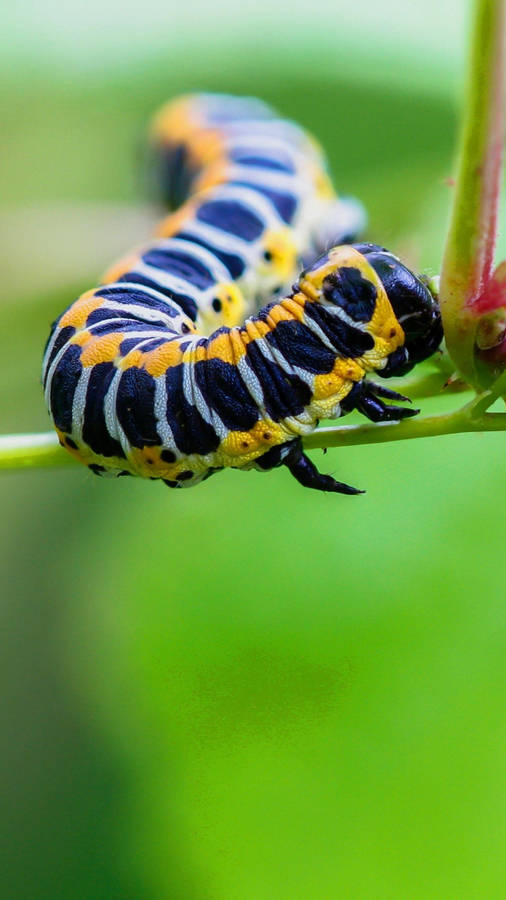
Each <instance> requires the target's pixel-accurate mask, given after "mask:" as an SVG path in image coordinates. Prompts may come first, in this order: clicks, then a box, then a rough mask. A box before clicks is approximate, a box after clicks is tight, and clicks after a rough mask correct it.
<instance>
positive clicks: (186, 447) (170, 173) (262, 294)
mask: <svg viewBox="0 0 506 900" xmlns="http://www.w3.org/2000/svg"><path fill="white" fill-rule="evenodd" d="M151 147H152V151H153V155H154V158H155V159H156V162H157V171H158V176H159V179H160V186H161V193H162V195H163V198H164V200H165V201H166V202H167V204H168V205H169V206H170V207H171V209H172V212H170V213H169V214H168V215H167V216H166V217H165V218H164V219H163V220H162V222H161V224H160V225H159V227H158V229H157V233H156V234H155V236H154V237H153V239H152V240H150V241H149V242H148V243H146V244H145V245H143V246H142V247H140V248H138V249H137V250H135V251H133V252H131V253H130V254H128V255H127V256H126V257H124V258H123V259H122V260H120V261H119V262H118V263H116V264H115V265H114V266H113V267H112V268H111V269H110V270H109V271H108V272H107V273H106V274H105V276H104V278H103V279H102V282H101V283H100V285H99V286H98V287H96V288H93V289H92V290H90V291H87V292H86V293H84V294H83V295H82V296H81V297H79V298H78V299H77V300H76V301H75V302H73V303H72V304H71V305H70V306H69V307H68V308H67V310H66V311H65V312H64V313H63V314H62V315H61V316H60V318H59V319H57V320H56V322H55V323H54V324H53V327H52V330H51V334H50V336H49V339H48V342H47V345H46V350H45V354H44V361H43V373H42V375H43V385H44V390H45V398H46V403H47V406H48V410H49V413H50V415H51V416H52V419H53V423H54V426H55V429H56V432H57V434H58V436H59V440H60V443H61V444H62V446H63V447H64V448H65V449H66V450H68V452H70V453H71V454H72V455H73V456H75V457H76V458H77V459H78V460H80V461H81V462H83V463H84V464H85V465H87V466H88V467H89V468H90V469H91V470H92V471H93V472H94V473H95V474H97V475H112V476H123V475H138V476H142V477H148V478H152V479H161V480H162V481H163V482H164V483H165V484H166V485H168V486H169V487H171V488H181V487H190V486H192V485H195V484H197V483H199V482H200V481H203V480H205V479H207V478H208V477H209V476H210V475H212V474H213V473H215V472H217V471H219V470H221V469H223V468H226V467H231V468H236V469H245V470H248V469H252V468H255V469H258V470H261V471H266V470H270V469H272V468H275V467H277V466H280V465H285V466H287V467H288V469H289V470H290V472H291V473H292V475H293V476H294V477H295V478H296V479H297V480H298V481H299V482H300V483H301V484H302V485H304V486H306V487H311V488H316V489H318V490H322V491H333V492H338V493H345V494H355V493H361V492H360V491H358V489H356V488H354V487H351V486H349V485H346V484H344V483H342V482H339V481H336V480H335V479H334V478H332V477H331V476H330V475H325V474H322V473H320V472H319V471H318V470H317V469H316V467H315V466H314V464H313V463H312V462H311V460H310V459H309V458H308V457H307V456H306V455H305V454H304V453H303V448H302V437H303V435H305V434H308V433H310V432H311V431H312V430H314V428H315V427H316V426H317V425H318V423H319V421H320V419H322V418H327V419H335V418H338V417H339V416H342V415H344V414H346V413H348V412H350V411H351V410H353V409H356V410H359V411H360V412H361V413H363V414H364V415H365V416H366V417H368V418H369V419H370V420H372V421H374V422H382V421H389V420H395V421H396V420H400V419H402V418H404V417H406V416H411V415H415V414H416V413H417V412H418V410H413V409H411V408H407V407H399V406H393V405H388V404H387V403H385V402H384V401H385V400H388V399H393V400H396V399H397V400H406V399H407V398H405V397H402V396H401V395H400V394H397V393H396V392H394V391H391V390H390V389H388V388H386V387H384V386H383V385H380V384H376V383H375V382H374V381H371V380H370V379H369V376H370V374H371V373H374V372H377V373H378V374H380V375H381V377H382V378H386V377H390V376H392V375H403V374H405V373H406V372H408V371H409V370H410V369H411V368H412V367H413V366H414V365H415V364H416V363H417V362H419V361H421V360H423V359H425V358H427V357H428V356H429V355H431V354H432V353H433V352H434V351H435V350H436V349H437V348H438V346H439V344H440V342H441V339H442V327H441V319H440V314H439V309H438V305H437V301H436V298H435V297H434V296H433V293H432V292H431V290H430V289H429V284H428V281H427V280H426V279H425V280H424V277H423V276H420V277H417V276H416V275H414V274H413V273H412V272H411V271H410V270H409V269H408V268H406V266H404V265H403V264H402V263H401V261H400V260H399V259H398V258H397V257H395V256H394V255H393V254H392V253H390V252H388V251H387V250H385V249H384V248H382V247H379V246H377V245H374V244H367V243H348V242H349V241H352V240H353V239H354V237H355V234H356V232H357V230H359V229H360V227H361V226H362V224H363V220H364V214H363V211H362V208H361V206H360V204H359V203H358V202H356V201H353V200H351V199H345V200H342V199H339V198H338V197H337V196H336V194H335V192H334V190H333V188H332V185H331V182H330V179H329V176H328V174H327V169H326V163H325V159H324V156H323V152H322V150H321V149H320V147H319V145H318V144H317V143H316V141H315V139H314V138H312V137H311V136H310V135H308V134H307V133H306V132H305V131H304V130H303V129H302V128H299V127H298V126H297V125H295V124H294V123H292V122H288V121H285V120H283V119H280V118H278V117H277V116H276V114H275V113H274V112H273V111H272V110H271V109H270V108H269V107H268V106H266V105H265V104H263V103H262V102H261V101H258V100H254V99H251V98H235V97H229V96H225V95H205V94H204V95H189V96H184V97H181V98H179V99H177V100H175V101H172V102H171V103H169V104H168V105H167V106H165V107H164V108H162V110H161V111H160V112H159V113H158V115H157V116H156V117H155V119H154V122H153V125H152V129H151ZM330 244H333V245H332V246H329V245H330ZM315 257H316V259H315ZM300 260H302V264H303V266H304V267H303V268H302V271H300V268H301V263H300Z"/></svg>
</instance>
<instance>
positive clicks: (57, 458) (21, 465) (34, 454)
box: [0, 431, 76, 470]
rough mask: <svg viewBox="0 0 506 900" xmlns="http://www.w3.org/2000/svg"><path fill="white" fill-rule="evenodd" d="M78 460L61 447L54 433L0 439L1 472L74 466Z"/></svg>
mask: <svg viewBox="0 0 506 900" xmlns="http://www.w3.org/2000/svg"><path fill="white" fill-rule="evenodd" d="M75 462H76V460H75V459H74V458H73V457H72V456H71V455H70V453H67V452H66V451H65V450H63V449H62V447H60V444H59V442H58V438H57V436H56V434H54V432H52V431H49V432H46V433H44V434H7V435H4V436H2V437H0V470H2V469H3V470H13V469H41V468H44V469H46V468H50V467H52V466H66V465H69V464H70V465H72V464H73V463H75Z"/></svg>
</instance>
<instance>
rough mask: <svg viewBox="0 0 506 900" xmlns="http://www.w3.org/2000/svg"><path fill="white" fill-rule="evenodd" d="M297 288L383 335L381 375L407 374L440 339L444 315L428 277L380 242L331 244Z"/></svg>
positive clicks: (364, 329)
mask: <svg viewBox="0 0 506 900" xmlns="http://www.w3.org/2000/svg"><path fill="white" fill-rule="evenodd" d="M378 282H379V284H378ZM381 287H383V289H384V290H383V291H382V290H381ZM297 289H299V290H302V291H303V292H304V293H305V294H306V296H308V297H309V298H310V299H312V300H315V301H319V302H320V303H324V304H325V307H326V308H327V309H329V310H331V309H332V307H335V309H336V312H338V311H339V316H340V317H341V318H344V319H345V320H346V321H347V322H349V323H350V324H355V326H356V328H358V329H360V330H361V331H362V332H369V334H370V335H372V336H374V337H375V338H376V339H381V340H382V347H383V352H382V358H381V359H378V361H377V362H374V368H377V369H378V370H381V375H382V377H385V378H388V377H390V376H391V375H396V376H400V375H404V374H406V373H407V372H409V371H410V370H411V369H412V368H413V366H414V365H415V364H416V363H418V362H421V361H422V360H423V359H427V357H428V356H431V355H432V353H434V352H435V351H436V350H437V348H438V347H439V345H440V343H441V340H442V337H443V330H442V325H441V316H440V312H439V307H438V304H437V301H436V299H435V297H434V296H433V294H432V293H431V291H430V290H429V287H428V280H425V281H424V278H423V276H422V277H417V276H416V275H414V274H413V272H411V271H410V270H409V269H408V268H407V267H406V266H404V265H403V264H402V263H401V262H400V260H399V259H397V257H396V256H394V255H393V254H392V253H389V252H388V250H385V249H384V248H383V247H379V246H377V245H376V244H352V245H343V246H340V247H333V248H332V249H331V250H329V251H328V252H327V253H326V254H325V255H324V256H322V257H320V258H319V259H318V260H316V262H314V263H313V264H312V265H311V266H310V267H309V268H308V269H306V270H305V271H304V272H303V273H302V275H301V278H300V282H299V284H298V285H297ZM387 299H388V302H387ZM392 310H393V313H394V316H393V317H392Z"/></svg>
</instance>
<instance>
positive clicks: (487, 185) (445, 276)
mask: <svg viewBox="0 0 506 900" xmlns="http://www.w3.org/2000/svg"><path fill="white" fill-rule="evenodd" d="M503 54H504V0H475V9H474V22H473V28H472V47H471V57H470V64H469V77H468V86H467V93H466V98H465V113H464V121H463V125H462V135H461V140H460V155H459V162H458V169H457V179H456V186H455V195H454V202H453V209H452V215H451V221H450V227H449V230H448V236H447V240H446V247H445V251H444V257H443V266H442V271H441V282H440V295H439V296H440V303H441V313H442V316H443V325H444V331H445V338H446V344H447V347H448V351H449V353H450V356H451V358H452V359H453V361H454V363H455V365H456V366H457V368H458V370H459V371H460V372H461V373H462V375H463V377H464V379H465V380H466V381H467V382H469V383H470V384H472V385H474V386H475V387H477V388H478V389H480V388H482V387H484V386H485V385H484V384H483V383H481V381H480V379H482V378H483V373H481V374H480V373H479V372H478V371H477V367H476V363H475V336H476V328H477V324H478V321H479V319H478V317H477V316H476V315H475V314H474V311H473V304H474V303H475V302H476V301H477V299H478V298H479V297H480V295H481V294H482V293H483V290H484V288H485V287H486V285H487V283H488V282H489V280H490V277H491V274H492V264H493V253H494V243H495V235H496V227H497V208H498V201H499V187H500V176H501V153H502V141H503V125H502V122H503V102H504V90H503Z"/></svg>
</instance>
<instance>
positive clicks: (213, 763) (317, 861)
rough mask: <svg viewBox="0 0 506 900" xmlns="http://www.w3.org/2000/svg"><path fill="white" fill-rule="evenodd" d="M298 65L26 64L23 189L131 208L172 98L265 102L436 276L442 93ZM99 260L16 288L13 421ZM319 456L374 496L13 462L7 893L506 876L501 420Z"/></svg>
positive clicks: (7, 612) (52, 198) (445, 892)
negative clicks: (505, 862)
mask: <svg viewBox="0 0 506 900" xmlns="http://www.w3.org/2000/svg"><path fill="white" fill-rule="evenodd" d="M366 62H367V47H364V64H366ZM300 63H301V60H300V57H299V56H298V57H296V58H295V57H294V58H293V59H292V58H290V57H289V56H288V55H285V56H283V57H282V58H281V59H278V60H274V61H273V62H272V64H271V66H270V67H265V68H262V70H261V71H260V72H258V71H256V70H255V67H254V65H253V64H252V63H248V62H247V61H245V62H244V63H243V65H242V66H241V67H237V66H235V67H231V66H227V65H226V64H225V63H224V62H223V61H222V60H215V59H213V58H211V57H209V58H202V59H198V60H196V61H193V65H192V66H190V65H188V63H185V64H183V63H182V64H181V67H178V66H177V65H174V62H173V61H167V62H163V63H162V62H160V63H154V62H153V63H152V64H151V65H150V66H149V67H144V68H142V67H139V69H134V70H133V71H131V72H130V73H129V75H128V78H126V77H125V76H123V77H122V78H120V77H117V78H109V79H107V80H105V79H104V82H103V83H102V84H100V85H97V84H96V83H90V85H89V86H84V85H83V83H82V82H76V83H73V82H71V81H70V82H69V83H66V84H64V83H57V82H54V81H51V79H49V78H48V79H47V80H44V79H39V80H38V81H37V82H36V83H28V82H26V81H23V80H21V82H20V84H18V85H16V84H15V83H13V82H12V83H9V85H8V87H7V88H5V89H4V92H3V96H2V100H3V101H4V105H5V106H6V110H7V118H8V128H7V131H6V135H5V140H4V148H3V149H4V152H7V155H8V156H7V163H6V165H5V167H4V170H3V174H2V176H1V178H2V192H3V196H4V198H5V203H6V204H10V205H12V204H14V203H15V204H18V205H19V206H23V205H26V206H28V205H30V206H34V205H41V204H48V205H52V204H58V203H62V202H63V201H65V202H68V203H79V202H82V201H85V202H86V203H87V204H95V205H99V204H103V203H104V202H107V203H111V202H116V203H117V204H121V203H126V202H127V201H135V202H137V203H141V202H142V197H143V185H142V179H141V178H140V177H139V175H138V172H139V169H140V168H141V167H140V166H139V158H142V146H143V144H142V140H143V129H144V127H145V124H146V121H147V119H148V117H149V115H150V114H151V113H152V111H153V110H154V109H155V108H156V106H157V104H158V103H160V102H161V101H163V100H164V99H165V98H166V97H167V96H168V95H170V94H171V93H175V92H179V91H182V90H188V89H195V88H201V89H202V88H205V89H206V90H215V89H224V90H227V91H236V92H238V93H243V92H247V93H255V94H258V95H260V96H262V97H263V98H264V99H266V100H268V101H271V102H273V103H275V104H276V105H277V106H278V107H279V109H280V110H281V111H282V112H283V113H284V114H286V115H289V116H293V117H294V118H296V119H297V120H298V121H300V122H302V123H303V124H304V125H307V126H308V127H310V128H311V129H312V130H313V131H314V132H315V134H316V135H317V136H318V137H319V138H320V139H321V141H322V142H323V144H324V146H325V147H326V149H327V150H328V152H329V156H330V158H331V163H332V168H333V171H334V173H335V176H336V182H337V185H338V188H339V189H340V190H342V191H343V192H345V193H355V194H356V195H357V196H359V197H361V198H362V199H363V200H364V201H365V202H366V204H367V206H368V208H369V210H370V217H371V225H370V236H371V237H374V238H375V239H377V240H378V241H381V242H384V243H385V244H387V246H389V247H391V248H392V249H393V250H396V251H397V252H400V253H403V254H407V256H408V258H409V259H410V260H411V262H412V263H413V264H416V265H417V266H419V267H421V268H424V269H425V270H428V271H430V272H437V271H438V270H439V265H440V248H441V246H442V236H443V233H444V227H445V216H446V209H447V204H448V191H449V188H448V186H447V185H446V184H445V183H444V179H445V177H446V176H447V175H448V174H449V173H450V171H451V155H452V146H453V141H454V129H455V111H454V109H453V108H452V106H451V104H450V103H449V101H448V99H447V96H446V95H445V94H443V93H442V94H441V96H440V97H439V96H438V95H437V94H436V93H435V92H432V93H431V94H430V95H424V94H423V93H420V91H419V90H413V92H410V86H409V83H406V78H405V74H404V72H403V71H402V69H401V68H399V70H398V72H397V78H398V90H396V89H395V87H393V86H392V85H390V86H389V87H388V88H383V89H382V88H380V87H378V86H377V85H376V86H375V79H374V71H371V78H370V84H369V85H364V83H363V82H362V83H360V84H358V83H356V82H354V81H350V80H347V77H346V72H343V74H342V77H341V79H340V80H338V79H337V78H335V79H334V78H329V80H327V81H326V80H324V79H323V78H321V77H319V78H318V79H316V78H314V77H312V76H311V73H310V71H309V72H308V68H309V69H310V66H306V68H302V67H301V65H300ZM391 75H392V73H391ZM391 80H393V79H391ZM135 148H137V154H136V153H135V152H133V150H134V149H135ZM135 156H137V157H138V159H137V162H136V160H135V158H134V157H135ZM48 208H49V207H48ZM127 209H128V208H127V207H125V210H126V212H125V215H127ZM80 240H83V237H82V235H81V237H80ZM40 241H41V242H43V243H44V244H45V245H48V244H50V243H51V234H50V233H44V234H43V233H42V232H41V234H40ZM94 241H95V242H96V235H95V234H94V233H93V231H90V233H89V235H88V237H87V244H88V246H87V247H83V253H84V252H85V253H86V254H87V255H88V256H90V247H93V245H94ZM99 243H100V245H101V241H100V242H99ZM35 244H36V241H35ZM33 247H34V237H33V235H31V237H30V241H27V242H26V243H24V242H20V246H19V260H18V263H17V267H18V278H19V281H20V284H21V283H22V282H23V277H24V270H25V269H29V268H31V265H32V262H31V259H32V256H31V253H32V248H33ZM125 249H127V248H126V247H125ZM36 250H37V247H36V246H35V251H36ZM77 250H78V251H79V248H77ZM0 252H1V251H0ZM74 252H75V250H74ZM99 254H100V247H98V246H97V258H98V257H99ZM92 256H93V255H92V254H91V258H92ZM37 265H38V266H40V269H41V277H42V278H43V266H44V254H41V253H40V252H39V254H38V256H37ZM96 274H97V270H96V269H95V268H93V267H92V268H91V269H90V271H89V276H88V279H87V281H84V282H83V283H82V284H81V283H69V284H67V285H65V286H64V287H62V286H61V285H58V286H57V287H56V288H55V289H54V290H49V289H48V288H47V287H46V288H44V290H43V291H42V292H39V291H33V293H32V294H30V295H29V296H25V293H24V291H22V289H21V288H20V295H21V294H22V295H23V299H22V301H19V299H18V297H17V296H16V294H15V292H14V291H13V290H11V291H9V294H8V296H7V297H6V299H5V301H4V304H3V325H4V328H3V333H2V334H1V335H0V352H1V359H2V364H1V366H2V377H1V383H0V410H1V419H2V432H7V431H23V430H36V429H38V428H39V429H47V427H48V420H47V415H46V413H45V410H44V407H43V402H42V399H41V391H40V386H39V382H38V379H39V366H40V358H41V353H42V347H43V344H44V341H45V340H46V336H47V331H48V326H49V323H50V321H51V320H52V319H53V318H54V317H55V315H57V314H58V313H59V312H60V311H61V309H62V308H63V307H64V306H65V305H67V303H68V302H70V301H71V300H72V299H73V297H75V296H76V295H77V294H78V293H79V291H80V290H82V289H84V288H86V287H89V286H90V285H91V284H92V283H93V282H94V280H95V278H96ZM79 277H80V276H79ZM451 405H454V400H452V398H450V399H449V400H448V399H436V400H432V401H428V402H427V403H425V404H424V410H426V411H431V410H435V409H443V408H445V406H446V407H448V406H451ZM314 458H315V459H317V460H318V462H319V464H320V465H321V466H322V468H323V469H324V470H325V469H327V470H328V471H331V472H333V473H335V474H336V476H337V477H338V478H340V479H342V480H344V481H349V482H350V483H352V484H357V485H358V486H359V487H363V488H367V491H368V493H367V494H366V495H365V496H364V497H358V498H347V497H334V496H326V495H321V496H320V495H318V494H315V493H312V492H310V491H304V490H303V489H302V488H300V487H299V486H298V485H297V484H296V483H295V482H294V481H293V479H292V478H291V477H290V475H289V473H288V472H285V471H279V472H274V473H272V474H271V475H260V474H257V473H249V474H244V473H238V472H226V473H223V474H220V475H219V476H217V477H216V478H213V479H211V480H210V481H209V482H207V483H206V484H205V485H202V486H201V487H199V488H198V489H195V490H194V491H182V492H169V491H167V490H165V488H164V487H162V486H161V485H159V484H155V483H151V482H146V483H143V482H141V481H134V480H132V481H130V480H128V479H120V480H118V481H117V482H107V481H103V480H100V481H99V480H98V479H96V478H94V476H92V475H91V473H89V472H87V471H85V470H81V469H76V470H73V469H72V470H62V471H61V472H58V471H45V472H38V473H32V472H30V473H22V474H21V473H16V474H13V475H11V476H6V477H3V478H2V481H1V482H0V491H1V501H0V502H1V506H2V510H3V515H2V517H1V519H0V529H1V536H0V540H1V544H0V546H1V547H2V552H1V583H2V584H3V586H4V591H3V592H2V593H3V600H2V604H1V607H0V608H1V615H2V618H3V621H2V635H3V648H2V665H3V668H4V671H3V678H2V683H3V686H4V687H3V695H4V702H3V716H4V721H3V722H2V723H1V727H0V735H1V737H0V740H1V742H2V743H1V747H0V761H1V764H2V768H3V775H2V778H3V779H5V787H4V788H3V791H2V793H3V795H4V801H3V804H2V816H1V823H2V825H1V828H2V830H1V832H0V846H1V847H2V853H3V854H5V862H4V864H3V866H2V871H3V872H4V875H3V894H2V896H5V897H6V898H7V897H8V898H9V900H10V898H16V900H18V898H24V897H27V898H37V900H42V898H48V900H49V898H52V900H54V898H56V897H57V898H67V897H68V898H72V900H99V898H108V900H109V898H116V897H117V898H120V897H121V898H122V900H129V898H132V900H133V898H135V900H137V898H143V900H144V898H146V900H179V898H181V900H218V898H227V900H259V898H271V897H272V898H273V900H274V898H275V900H285V898H286V900H296V898H301V900H302V898H304V900H305V898H308V897H311V898H313V897H315V898H320V897H321V898H327V897H329V898H334V897H343V898H348V897H349V898H353V900H393V898H400V900H405V898H407V897H409V898H410V900H427V898H429V897H430V898H435V897H437V898H439V897H441V898H445V900H452V898H455V900H457V898H458V900H471V898H472V900H478V898H480V900H481V898H483V897H498V896H500V895H501V893H502V891H503V888H501V887H500V885H501V884H503V871H502V857H503V844H502V838H503V836H504V823H505V817H504V795H503V792H502V787H501V785H502V784H503V780H504V716H503V709H504V700H505V696H504V674H505V673H504V652H503V651H504V642H503V640H504V634H503V628H504V613H503V611H502V606H503V604H502V603H501V601H502V600H503V599H504V564H503V544H504V538H503V528H504V512H503V511H504V502H505V499H506V496H505V494H506V491H505V479H504V443H503V436H502V435H499V434H481V435H463V436H457V435H456V436H452V437H448V438H445V439H439V440H426V441H415V442H407V443H405V444H402V443H399V444H392V445H388V444H385V445H377V446H365V447H356V448H349V449H346V450H342V451H340V452H337V451H330V452H329V453H328V454H327V456H326V457H325V458H323V457H322V454H321V451H320V452H318V453H315V454H314Z"/></svg>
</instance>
